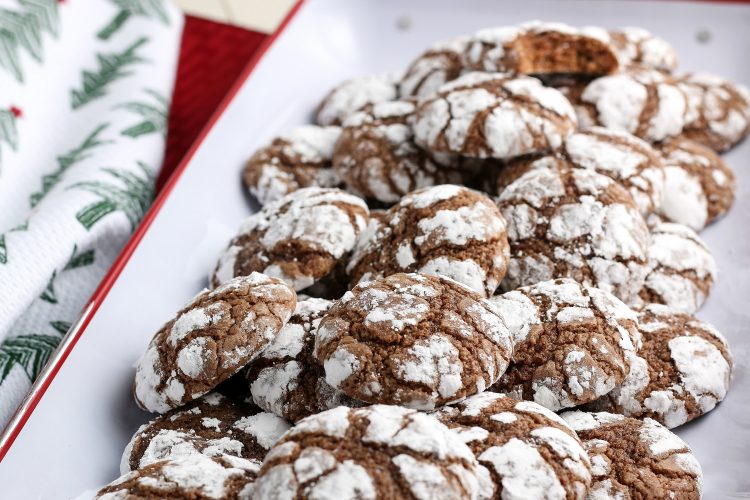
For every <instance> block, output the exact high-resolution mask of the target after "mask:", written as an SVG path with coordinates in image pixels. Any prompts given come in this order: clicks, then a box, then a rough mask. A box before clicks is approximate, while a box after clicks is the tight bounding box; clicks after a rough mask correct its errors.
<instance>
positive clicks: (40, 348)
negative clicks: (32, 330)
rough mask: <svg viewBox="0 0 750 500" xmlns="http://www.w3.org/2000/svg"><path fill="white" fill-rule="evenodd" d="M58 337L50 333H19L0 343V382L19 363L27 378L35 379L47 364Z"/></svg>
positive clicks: (55, 347) (57, 342)
mask: <svg viewBox="0 0 750 500" xmlns="http://www.w3.org/2000/svg"><path fill="white" fill-rule="evenodd" d="M59 343H60V337H54V336H52V335H36V334H31V335H19V336H17V337H13V338H11V339H8V340H6V341H5V342H3V343H2V344H0V383H2V382H3V381H4V380H5V377H7V376H8V374H9V373H10V371H11V370H12V369H13V367H14V366H15V365H17V364H18V365H21V367H22V368H23V370H24V371H25V372H26V375H27V376H28V377H29V380H36V377H37V375H39V372H41V371H42V368H44V365H46V364H47V361H48V360H49V358H50V356H51V355H52V353H53V352H55V349H57V344H59Z"/></svg>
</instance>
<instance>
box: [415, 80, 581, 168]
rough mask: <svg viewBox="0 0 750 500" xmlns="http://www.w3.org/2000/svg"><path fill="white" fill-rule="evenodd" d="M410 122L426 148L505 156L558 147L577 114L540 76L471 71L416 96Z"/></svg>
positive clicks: (472, 155) (417, 139) (417, 137)
mask: <svg viewBox="0 0 750 500" xmlns="http://www.w3.org/2000/svg"><path fill="white" fill-rule="evenodd" d="M413 126H414V135H415V140H416V142H417V144H419V145H420V146H422V147H424V148H426V149H428V150H430V151H435V152H442V153H457V154H461V155H464V156H470V157H477V158H488V157H491V158H509V157H512V156H518V155H522V154H528V153H536V152H542V151H546V150H549V149H554V148H557V147H559V146H560V144H561V143H562V141H563V139H564V138H565V137H567V136H568V135H570V133H572V132H573V130H574V129H575V127H576V117H575V112H574V111H573V108H572V106H571V105H570V103H569V102H568V101H567V99H565V97H564V96H563V95H562V94H561V93H560V92H558V91H557V90H555V89H552V88H548V87H544V86H543V85H542V84H541V82H540V81H539V80H536V79H534V78H529V77H523V76H517V77H514V76H511V75H508V74H504V73H479V72H472V73H467V74H465V75H463V76H461V77H459V78H457V79H456V80H453V81H452V82H449V83H446V84H445V85H443V86H442V87H440V88H439V89H438V92H437V93H436V94H434V95H430V96H428V97H426V98H424V99H422V100H420V102H419V107H418V110H417V115H416V118H415V121H414V125H413ZM478 129H481V130H483V133H482V134H478V133H477V130H478Z"/></svg>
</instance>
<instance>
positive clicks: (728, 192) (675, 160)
mask: <svg viewBox="0 0 750 500" xmlns="http://www.w3.org/2000/svg"><path fill="white" fill-rule="evenodd" d="M659 148H660V150H661V153H662V155H663V157H664V175H665V183H664V195H663V197H662V200H661V205H660V207H659V215H660V216H661V217H663V218H664V219H666V220H667V221H670V222H678V223H680V224H684V225H686V226H689V227H691V228H692V229H694V230H696V231H700V230H701V229H703V228H704V227H705V226H706V225H708V224H710V223H711V222H713V221H714V220H716V219H717V218H719V217H721V216H722V215H724V214H725V213H727V212H728V211H729V209H730V208H731V207H732V204H733V203H734V198H735V192H736V190H737V181H736V178H735V175H734V172H733V171H732V169H731V168H730V167H729V165H727V164H726V163H725V162H724V160H722V159H721V157H720V156H719V155H717V154H716V153H715V152H714V151H713V150H711V149H710V148H708V147H706V146H703V145H701V144H699V143H697V142H695V141H691V140H689V139H685V138H675V139H672V140H669V141H665V142H664V143H662V144H660V145H659Z"/></svg>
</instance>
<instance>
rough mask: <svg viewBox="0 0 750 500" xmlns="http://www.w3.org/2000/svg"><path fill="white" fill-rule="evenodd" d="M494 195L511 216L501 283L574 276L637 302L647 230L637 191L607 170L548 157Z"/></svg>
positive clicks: (506, 286)
mask: <svg viewBox="0 0 750 500" xmlns="http://www.w3.org/2000/svg"><path fill="white" fill-rule="evenodd" d="M548 160H549V161H548V163H547V164H548V166H549V168H535V169H532V170H529V171H528V172H526V173H524V174H523V175H522V176H521V177H519V178H518V179H516V180H515V181H514V182H512V183H511V184H510V185H508V186H507V187H506V188H505V190H503V191H502V192H501V193H500V196H499V197H498V199H497V204H498V207H499V208H500V212H501V213H502V214H503V216H504V217H505V220H506V221H507V223H508V242H509V244H510V264H509V266H508V273H507V274H506V276H505V280H504V281H503V282H502V283H501V288H502V289H504V290H512V289H514V288H517V287H519V286H524V285H531V284H533V283H537V282H539V281H545V280H549V279H553V278H562V277H569V278H573V279H575V280H577V281H579V282H581V283H583V284H585V285H593V286H596V287H598V288H601V289H602V290H604V291H607V292H610V293H613V294H614V295H615V296H616V297H618V298H620V299H621V300H623V301H624V302H626V303H627V302H632V301H633V300H634V298H635V297H637V294H638V292H639V291H640V288H641V286H642V284H643V281H644V279H645V277H646V274H647V271H648V268H647V264H648V246H649V234H648V228H647V226H646V223H645V221H644V220H643V217H642V216H641V215H640V213H639V212H638V210H637V209H636V208H635V204H634V202H633V199H632V197H631V196H630V195H629V194H628V193H627V191H625V189H624V188H623V187H621V186H620V185H618V184H617V183H615V181H613V180H612V179H610V178H609V177H606V176H604V175H602V174H599V173H596V172H594V171H591V170H584V169H579V168H572V167H571V166H570V165H569V164H568V163H567V162H564V161H562V160H558V159H555V158H553V157H548Z"/></svg>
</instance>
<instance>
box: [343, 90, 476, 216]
mask: <svg viewBox="0 0 750 500" xmlns="http://www.w3.org/2000/svg"><path fill="white" fill-rule="evenodd" d="M415 110H416V105H415V104H414V102H411V101H390V102H381V103H378V104H373V105H368V106H366V107H365V109H364V110H362V111H359V112H357V113H354V114H353V115H350V116H349V117H348V118H347V119H346V121H344V128H343V132H342V134H341V139H340V140H339V141H338V142H337V143H336V147H335V149H334V153H333V166H334V169H335V171H336V174H337V175H338V176H339V178H340V179H342V180H343V182H344V183H345V184H346V186H347V188H348V189H349V190H351V191H353V192H355V193H358V194H361V195H362V196H363V197H364V198H368V199H374V200H378V201H381V202H384V203H395V202H397V201H398V200H399V199H401V197H402V196H403V195H405V194H406V193H409V192H411V191H413V190H415V189H419V188H422V187H427V186H433V185H435V184H443V183H448V184H450V183H456V184H460V183H462V181H463V180H464V179H469V178H471V174H472V170H471V165H465V163H467V162H461V161H460V158H457V157H456V156H455V155H445V154H443V155H435V154H431V153H429V152H427V151H425V150H423V149H422V148H420V147H419V146H417V145H416V144H415V143H414V134H413V133H412V129H411V126H410V125H409V123H408V122H409V120H410V119H411V117H412V116H413V114H414V111H415Z"/></svg>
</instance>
